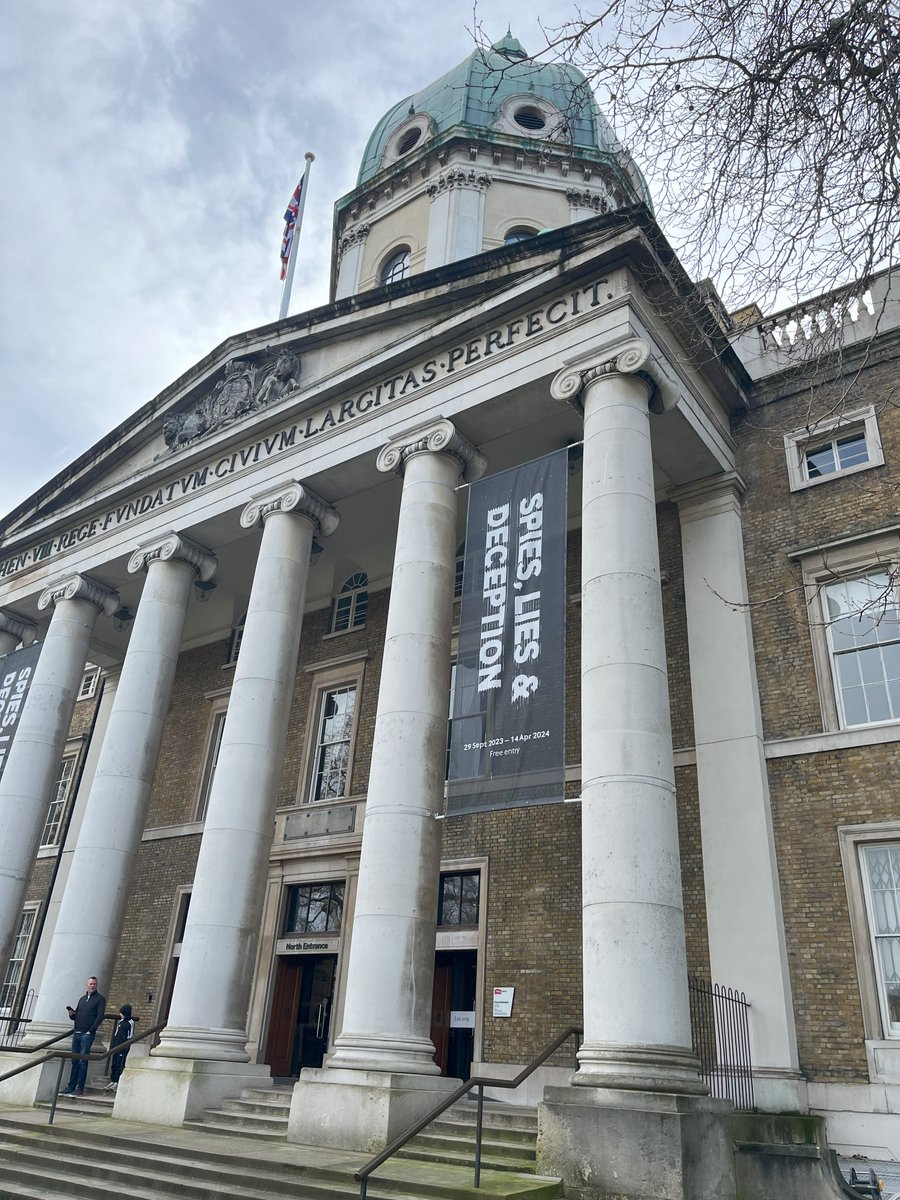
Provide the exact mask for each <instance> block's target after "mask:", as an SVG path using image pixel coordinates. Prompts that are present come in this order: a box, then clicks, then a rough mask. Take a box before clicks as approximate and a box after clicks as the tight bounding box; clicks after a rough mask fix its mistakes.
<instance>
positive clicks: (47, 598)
mask: <svg viewBox="0 0 900 1200" xmlns="http://www.w3.org/2000/svg"><path fill="white" fill-rule="evenodd" d="M60 600H87V601H88V602H89V603H91V604H93V605H94V606H95V607H96V608H98V609H99V610H100V612H102V613H103V615H104V616H106V617H111V616H112V615H113V613H114V612H115V611H116V609H117V608H118V607H119V594H118V592H114V591H112V590H111V589H110V588H108V587H106V585H105V584H102V583H98V582H97V580H96V579H91V578H90V577H89V576H87V575H78V574H74V575H66V576H64V577H63V578H62V579H59V580H57V582H56V583H51V585H50V586H49V587H48V588H47V589H46V590H45V591H44V592H42V593H41V598H40V600H38V608H39V609H40V610H41V611H42V612H43V610H44V609H45V608H49V607H50V605H51V604H53V605H56V604H59V602H60Z"/></svg>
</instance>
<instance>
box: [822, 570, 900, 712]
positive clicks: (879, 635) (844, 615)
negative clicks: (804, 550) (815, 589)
mask: <svg viewBox="0 0 900 1200" xmlns="http://www.w3.org/2000/svg"><path fill="white" fill-rule="evenodd" d="M822 602H823V608H824V616H825V622H826V628H827V632H828V648H829V653H830V657H831V665H832V673H833V676H834V684H835V697H836V700H837V706H838V713H839V716H840V723H841V725H842V726H843V727H845V728H847V727H850V726H858V725H873V724H876V723H878V722H881V721H897V720H900V603H898V580H897V578H896V575H895V574H893V573H892V572H890V571H888V570H883V571H882V570H878V571H871V572H869V573H868V574H866V575H861V576H858V577H856V578H847V579H840V580H837V581H836V582H834V583H826V584H824V585H823V586H822Z"/></svg>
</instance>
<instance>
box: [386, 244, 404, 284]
mask: <svg viewBox="0 0 900 1200" xmlns="http://www.w3.org/2000/svg"><path fill="white" fill-rule="evenodd" d="M408 274H409V247H408V246H401V247H400V249H399V250H395V251H394V253H393V254H392V255H391V256H390V258H388V260H387V262H386V263H385V264H384V266H383V267H382V268H381V284H382V286H384V285H385V284H388V283H398V282H399V281H400V280H401V279H405V278H406V277H407V275H408Z"/></svg>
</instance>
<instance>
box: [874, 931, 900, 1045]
mask: <svg viewBox="0 0 900 1200" xmlns="http://www.w3.org/2000/svg"><path fill="white" fill-rule="evenodd" d="M878 957H879V959H880V960H881V975H882V979H883V981H884V988H885V992H886V994H887V1003H888V1016H889V1018H890V1021H891V1024H892V1025H893V1024H896V1023H897V1022H900V937H886V938H879V939H878Z"/></svg>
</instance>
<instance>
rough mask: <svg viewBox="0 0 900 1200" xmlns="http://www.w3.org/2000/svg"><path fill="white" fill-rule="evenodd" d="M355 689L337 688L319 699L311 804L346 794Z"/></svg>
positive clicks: (338, 797)
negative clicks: (317, 733) (320, 703)
mask: <svg viewBox="0 0 900 1200" xmlns="http://www.w3.org/2000/svg"><path fill="white" fill-rule="evenodd" d="M355 708H356V688H355V687H346V688H336V689H334V690H333V691H329V692H326V693H325V694H324V696H323V697H322V710H321V716H320V718H319V736H318V744H317V747H316V757H315V767H314V772H313V782H312V790H311V793H310V798H311V799H312V800H336V799H340V798H341V797H343V796H345V795H346V794H347V784H348V779H347V774H348V766H349V762H350V737H351V734H352V732H353V713H354V710H355Z"/></svg>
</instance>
